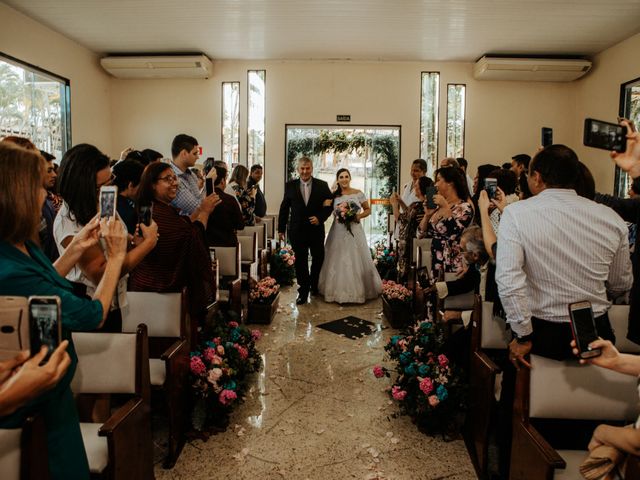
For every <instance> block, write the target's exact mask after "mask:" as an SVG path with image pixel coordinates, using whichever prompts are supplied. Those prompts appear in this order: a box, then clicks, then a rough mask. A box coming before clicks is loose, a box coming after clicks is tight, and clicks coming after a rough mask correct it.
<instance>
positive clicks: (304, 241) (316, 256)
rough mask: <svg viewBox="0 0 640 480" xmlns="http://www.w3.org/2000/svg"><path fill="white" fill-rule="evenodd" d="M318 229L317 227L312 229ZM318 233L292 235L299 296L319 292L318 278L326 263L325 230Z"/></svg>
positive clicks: (296, 233)
mask: <svg viewBox="0 0 640 480" xmlns="http://www.w3.org/2000/svg"><path fill="white" fill-rule="evenodd" d="M311 228H312V229H316V228H317V227H311ZM318 230H319V231H318V232H313V231H312V232H295V233H293V232H292V234H291V246H292V247H293V251H294V252H295V254H296V263H295V267H296V278H297V281H298V294H299V295H300V296H301V297H306V296H307V295H309V290H310V289H311V290H312V291H314V292H315V291H317V290H318V278H320V270H321V269H322V262H323V261H324V229H322V230H320V229H318ZM309 253H311V272H309Z"/></svg>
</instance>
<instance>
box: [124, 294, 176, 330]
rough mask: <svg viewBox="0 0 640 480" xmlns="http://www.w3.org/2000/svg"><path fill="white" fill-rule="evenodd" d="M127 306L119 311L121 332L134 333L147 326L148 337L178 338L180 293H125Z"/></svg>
mask: <svg viewBox="0 0 640 480" xmlns="http://www.w3.org/2000/svg"><path fill="white" fill-rule="evenodd" d="M127 295H128V300H129V305H127V306H126V307H123V308H122V309H121V312H122V331H123V332H132V333H135V332H136V330H137V328H138V325H139V324H141V323H144V324H146V325H147V332H148V333H149V336H150V337H176V338H177V337H180V312H181V307H182V295H181V294H180V293H155V292H127Z"/></svg>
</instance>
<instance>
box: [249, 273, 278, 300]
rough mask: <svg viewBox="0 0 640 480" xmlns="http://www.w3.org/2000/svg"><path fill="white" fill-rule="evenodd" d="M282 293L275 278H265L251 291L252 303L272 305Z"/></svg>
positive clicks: (250, 298)
mask: <svg viewBox="0 0 640 480" xmlns="http://www.w3.org/2000/svg"><path fill="white" fill-rule="evenodd" d="M279 291H280V285H278V283H277V282H276V280H275V278H272V277H265V278H263V279H262V280H260V281H259V282H257V283H256V284H255V285H254V286H253V287H252V288H251V290H250V291H249V301H250V302H251V303H271V302H272V301H273V299H274V298H275V297H276V295H277V294H278V292H279Z"/></svg>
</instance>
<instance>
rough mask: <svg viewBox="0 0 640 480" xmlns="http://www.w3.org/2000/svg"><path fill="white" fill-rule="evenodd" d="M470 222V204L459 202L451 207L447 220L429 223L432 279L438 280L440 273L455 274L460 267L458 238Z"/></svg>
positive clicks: (460, 257) (471, 209)
mask: <svg viewBox="0 0 640 480" xmlns="http://www.w3.org/2000/svg"><path fill="white" fill-rule="evenodd" d="M472 220H473V208H472V207H471V204H470V203H469V202H462V201H460V202H458V203H456V204H455V205H453V206H452V207H451V216H450V217H449V218H440V219H438V220H437V221H435V222H434V221H429V225H428V226H427V236H428V237H431V238H432V239H433V241H432V242H431V257H432V262H433V263H432V270H433V276H434V278H438V277H439V275H440V273H441V272H442V273H444V272H455V271H457V270H458V269H459V268H461V267H462V254H461V250H460V237H461V236H462V232H463V231H464V229H465V228H467V227H468V226H469V225H471V221H472Z"/></svg>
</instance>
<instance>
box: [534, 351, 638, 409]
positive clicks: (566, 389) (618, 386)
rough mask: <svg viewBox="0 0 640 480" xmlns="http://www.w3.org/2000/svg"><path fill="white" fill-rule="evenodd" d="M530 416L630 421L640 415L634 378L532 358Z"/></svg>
mask: <svg viewBox="0 0 640 480" xmlns="http://www.w3.org/2000/svg"><path fill="white" fill-rule="evenodd" d="M531 367H532V368H531V393H530V395H529V415H530V416H531V417H537V418H565V419H574V420H579V419H584V420H627V421H633V420H635V419H636V417H637V416H638V390H637V386H636V383H637V380H638V379H637V378H636V377H634V376H632V375H623V374H622V373H618V372H614V371H612V370H606V369H604V368H598V367H595V366H584V365H580V364H579V363H578V362H577V361H573V360H571V361H565V362H559V361H557V360H551V359H549V358H544V357H540V356H538V355H531Z"/></svg>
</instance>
